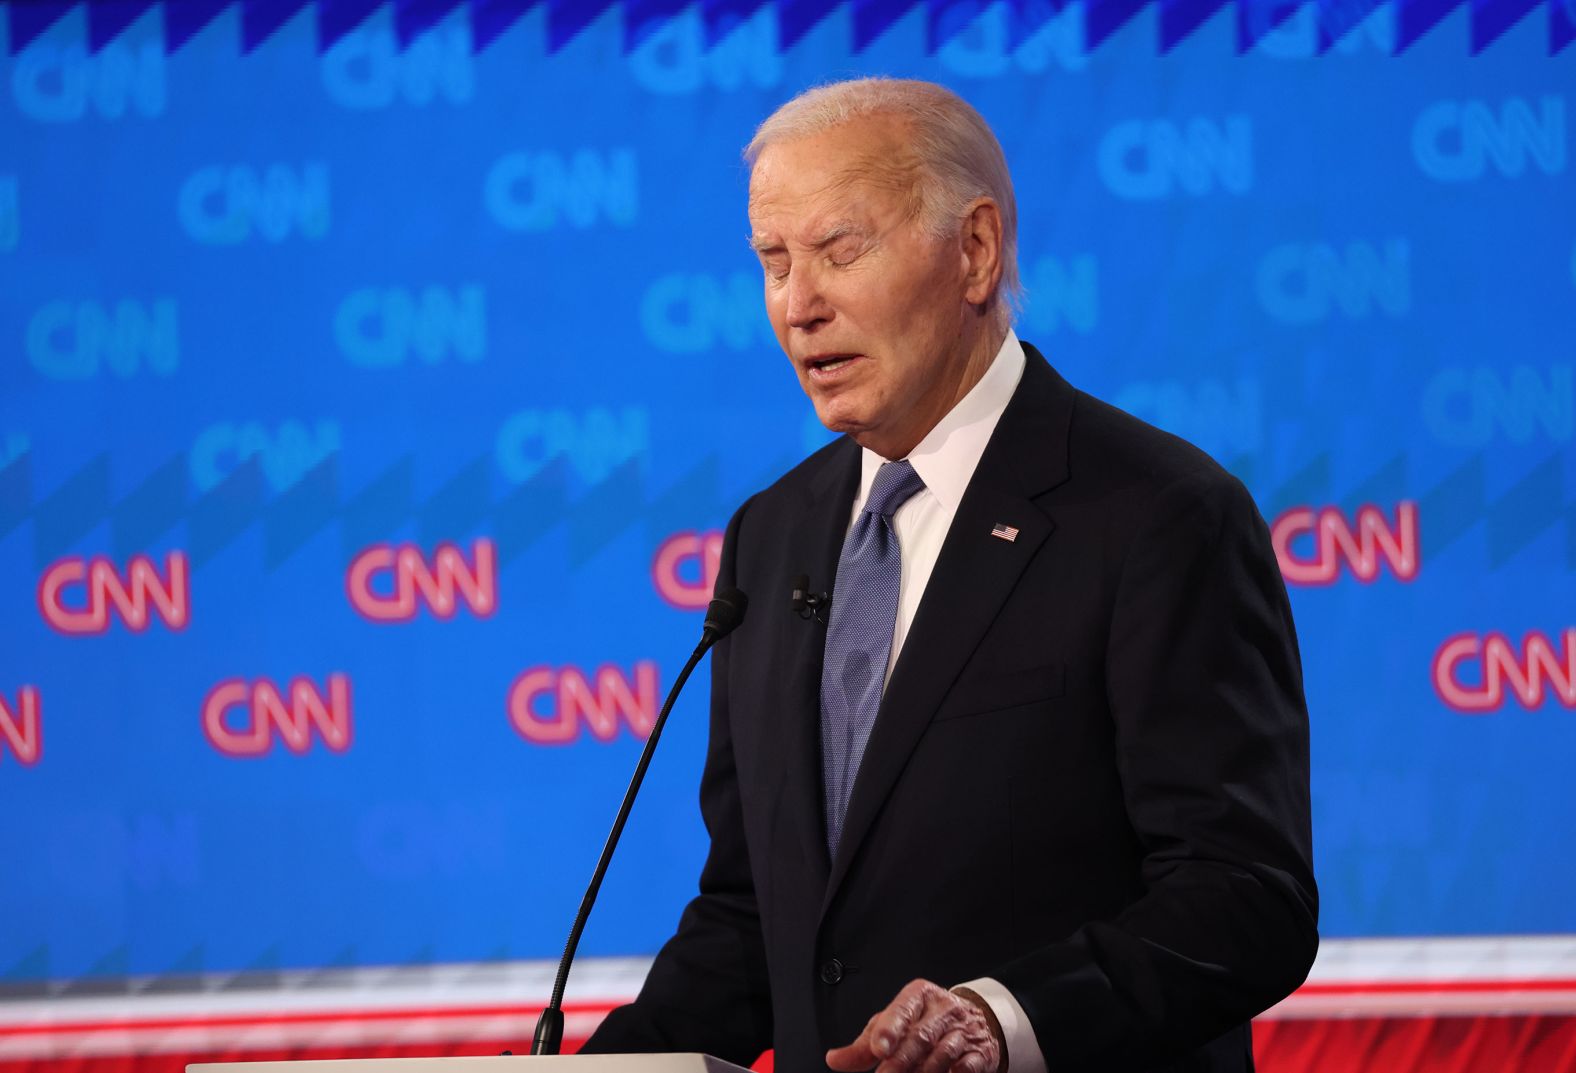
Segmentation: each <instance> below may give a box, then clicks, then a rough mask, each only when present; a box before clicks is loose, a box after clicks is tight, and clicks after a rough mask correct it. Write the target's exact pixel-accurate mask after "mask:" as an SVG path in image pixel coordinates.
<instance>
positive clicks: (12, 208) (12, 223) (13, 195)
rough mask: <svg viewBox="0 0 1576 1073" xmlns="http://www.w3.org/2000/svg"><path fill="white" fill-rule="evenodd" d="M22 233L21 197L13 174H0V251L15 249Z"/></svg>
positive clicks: (6, 251)
mask: <svg viewBox="0 0 1576 1073" xmlns="http://www.w3.org/2000/svg"><path fill="white" fill-rule="evenodd" d="M21 233H22V199H21V196H20V194H19V193H18V191H17V182H16V176H15V175H0V253H10V252H11V251H12V250H14V249H16V244H17V239H18V236H19V235H20V234H21Z"/></svg>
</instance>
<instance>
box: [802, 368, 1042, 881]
mask: <svg viewBox="0 0 1576 1073" xmlns="http://www.w3.org/2000/svg"><path fill="white" fill-rule="evenodd" d="M1024 350H1025V352H1026V354H1027V357H1028V362H1027V364H1026V366H1025V368H1024V373H1023V379H1022V380H1021V381H1020V382H1019V384H1018V389H1017V391H1016V392H1014V394H1013V397H1012V400H1011V401H1010V402H1009V403H1008V405H1007V409H1006V410H1005V411H1004V412H1003V413H1002V416H1001V420H1000V421H999V422H998V423H997V426H996V430H995V432H994V433H993V434H992V436H991V439H990V443H989V444H987V446H986V448H985V452H984V454H983V455H982V456H981V457H980V462H979V466H978V467H977V468H976V469H975V471H974V476H973V478H972V480H970V482H969V487H968V490H967V491H966V492H965V493H964V496H963V500H962V501H961V502H960V503H959V505H958V511H957V514H956V515H955V516H954V517H953V520H952V527H951V528H950V529H949V530H948V532H947V537H946V540H945V542H944V543H943V544H942V547H941V554H940V556H939V557H938V558H937V560H936V566H935V569H934V570H933V571H932V573H931V575H930V581H929V582H928V583H927V585H926V587H925V595H924V598H923V599H922V600H921V601H920V605H919V609H918V611H917V612H916V613H915V616H914V622H913V625H912V626H911V628H910V630H909V633H908V637H907V639H906V640H905V641H904V643H903V651H902V653H901V654H900V655H899V657H898V661H897V665H896V667H894V668H893V672H892V679H891V681H890V682H889V683H888V684H887V690H886V694H885V696H884V697H883V698H882V701H881V710H880V713H879V714H878V715H877V717H876V725H875V729H874V730H873V731H872V732H871V736H870V743H869V745H868V746H867V747H866V749H865V754H864V759H863V760H862V761H861V763H860V766H859V774H858V776H857V777H856V779H855V780H854V791H853V795H852V797H851V798H850V800H849V804H848V815H847V817H846V818H845V820H844V823H843V837H842V841H841V842H840V843H839V845H838V852H837V858H836V859H835V860H834V861H833V862H832V870H831V876H830V878H829V881H828V884H827V888H826V898H825V902H824V903H823V912H824V911H825V908H826V907H827V906H830V905H831V902H832V899H833V897H834V896H835V894H836V892H837V888H838V886H839V884H840V883H841V882H842V880H843V877H844V876H845V875H846V874H847V872H848V869H849V866H850V864H851V862H852V861H853V859H854V857H855V856H856V855H857V854H858V852H859V849H860V846H861V844H862V843H863V842H864V839H865V836H866V835H867V834H868V833H869V831H870V827H871V825H872V824H873V823H874V821H875V818H876V816H877V815H878V813H879V812H880V809H881V806H882V804H883V803H884V802H885V801H886V799H887V797H888V796H889V795H890V794H891V791H892V787H893V786H894V785H895V784H896V782H897V780H898V777H899V776H900V775H901V774H902V771H903V768H904V766H905V765H906V764H907V763H908V758H909V755H910V754H911V753H912V752H913V750H914V746H915V745H916V744H917V743H918V741H919V738H920V735H922V734H923V733H924V731H925V728H926V726H928V725H929V723H930V720H931V718H932V716H934V715H935V712H936V709H937V707H938V706H939V705H940V704H941V701H942V700H943V698H945V696H946V694H947V691H948V690H949V689H950V688H951V687H952V683H953V682H954V681H955V680H956V679H957V677H958V675H959V673H960V672H961V671H962V670H963V667H964V666H965V665H966V664H967V662H968V660H969V658H970V657H971V656H972V655H973V653H974V651H975V649H976V648H977V647H978V645H979V643H980V640H981V638H982V637H983V636H984V635H985V632H986V630H987V629H989V627H990V624H991V623H992V622H993V621H994V620H995V618H996V615H997V613H998V612H999V611H1000V609H1001V607H1002V604H1003V603H1005V601H1006V599H1007V597H1008V596H1009V595H1010V594H1011V592H1012V590H1013V587H1014V585H1015V584H1016V583H1017V580H1018V578H1019V577H1020V576H1021V575H1022V573H1023V571H1024V568H1025V567H1026V566H1028V564H1029V561H1030V560H1031V559H1032V558H1033V557H1034V556H1035V554H1036V553H1037V552H1038V551H1039V549H1040V546H1041V545H1042V544H1044V543H1045V541H1046V539H1047V538H1048V537H1049V536H1050V535H1051V531H1052V530H1053V529H1054V528H1055V523H1054V522H1052V520H1051V519H1050V518H1049V517H1048V516H1047V515H1046V514H1045V512H1044V511H1043V510H1042V509H1041V508H1040V507H1039V506H1038V505H1037V504H1036V503H1035V502H1034V497H1035V496H1037V495H1038V494H1040V493H1042V492H1045V491H1047V490H1049V489H1050V488H1052V487H1055V486H1056V485H1057V484H1060V483H1061V482H1062V481H1064V480H1066V478H1067V430H1068V424H1069V421H1070V418H1071V411H1072V397H1073V393H1072V388H1071V387H1069V386H1068V385H1067V383H1066V382H1065V381H1063V380H1062V379H1061V377H1059V376H1057V374H1056V373H1055V372H1053V371H1052V370H1051V368H1050V366H1049V365H1047V364H1046V363H1045V359H1044V358H1042V357H1041V356H1040V355H1039V352H1038V351H1036V350H1034V349H1033V348H1032V347H1029V346H1028V345H1025V346H1024ZM998 524H1001V525H1005V526H1010V527H1012V528H1015V529H1017V530H1018V533H1017V536H1016V538H1015V539H1012V540H1007V539H1003V538H1001V537H998V536H995V535H993V534H992V529H993V527H995V526H996V525H998ZM817 677H819V664H818V665H817ZM818 762H819V761H818V760H817V763H818Z"/></svg>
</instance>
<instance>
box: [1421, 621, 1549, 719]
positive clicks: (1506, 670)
mask: <svg viewBox="0 0 1576 1073" xmlns="http://www.w3.org/2000/svg"><path fill="white" fill-rule="evenodd" d="M1562 641H1563V644H1564V649H1565V651H1564V653H1563V655H1562V654H1558V653H1556V652H1555V649H1554V645H1555V642H1554V641H1552V640H1550V639H1549V636H1548V635H1547V634H1545V633H1541V632H1538V631H1536V630H1534V631H1533V632H1532V633H1529V634H1527V636H1526V638H1525V639H1524V640H1523V641H1522V643H1521V651H1519V652H1518V651H1516V647H1515V645H1513V644H1512V643H1511V641H1510V638H1508V637H1506V636H1505V635H1504V634H1502V633H1489V634H1485V635H1483V636H1481V637H1480V636H1478V635H1477V634H1475V633H1458V634H1456V635H1455V636H1454V637H1451V638H1449V639H1447V640H1446V641H1445V643H1444V644H1442V645H1440V646H1439V651H1438V652H1436V653H1434V690H1435V692H1437V693H1438V694H1439V699H1440V700H1443V701H1444V702H1445V703H1446V704H1448V705H1450V706H1451V707H1452V708H1454V709H1455V710H1456V711H1458V712H1469V713H1478V712H1489V711H1493V710H1494V709H1496V708H1499V707H1500V706H1502V705H1503V704H1504V703H1505V700H1506V691H1507V689H1506V687H1507V686H1508V687H1509V693H1510V695H1511V696H1513V697H1515V699H1516V700H1517V701H1518V702H1519V703H1520V704H1521V706H1522V707H1523V708H1536V707H1538V706H1539V705H1540V704H1542V703H1543V696H1544V690H1545V688H1547V689H1548V690H1549V691H1550V692H1552V693H1553V694H1554V696H1555V698H1556V699H1558V701H1559V703H1560V705H1561V706H1563V707H1566V708H1576V626H1572V627H1568V628H1567V629H1566V630H1565V632H1564V634H1563V635H1562ZM1474 662H1475V663H1476V665H1477V667H1478V669H1479V673H1478V674H1477V675H1475V676H1474V677H1476V678H1477V679H1478V680H1479V684H1477V685H1472V684H1469V683H1466V682H1463V681H1462V680H1461V675H1460V670H1461V668H1462V666H1463V665H1468V666H1470V665H1471V664H1473V663H1474Z"/></svg>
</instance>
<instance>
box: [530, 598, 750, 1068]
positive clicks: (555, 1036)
mask: <svg viewBox="0 0 1576 1073" xmlns="http://www.w3.org/2000/svg"><path fill="white" fill-rule="evenodd" d="M747 604H748V601H747V600H746V599H745V597H744V594H743V593H742V592H739V591H738V590H737V589H731V590H729V591H727V592H723V593H720V594H719V595H718V596H717V598H716V599H715V600H713V601H712V602H711V606H710V607H709V608H707V611H706V625H705V628H704V629H703V630H702V631H701V637H700V644H698V645H696V646H695V651H693V652H691V653H690V657H689V659H688V660H687V661H686V662H685V664H684V669H683V670H682V671H680V672H679V676H678V678H677V679H675V680H674V682H673V688H672V689H670V690H669V691H668V698H667V700H665V701H664V702H663V704H662V711H661V712H659V713H658V714H657V721H656V722H655V723H654V724H652V727H651V734H650V736H648V737H647V738H646V747H645V748H644V749H642V750H641V752H640V762H639V763H638V764H636V765H635V774H634V776H633V777H632V778H631V779H630V780H629V789H627V790H625V791H624V801H623V804H621V805H619V807H618V816H617V817H616V818H615V819H614V820H613V829H612V830H611V831H609V832H608V836H607V842H605V843H604V844H603V846H602V856H601V857H599V858H598V859H597V862H596V871H595V872H594V873H593V874H592V876H591V885H590V886H589V887H587V888H586V893H585V897H584V898H582V899H581V900H580V911H579V912H578V913H576V914H575V923H574V926H573V927H572V928H570V930H569V941H568V942H567V943H565V944H564V956H563V957H562V958H561V959H560V960H559V962H558V975H557V976H556V977H555V978H554V980H553V994H552V997H551V998H550V999H549V1000H548V1003H547V1008H546V1009H544V1010H543V1011H542V1015H541V1016H540V1017H539V1018H537V1021H536V1036H535V1038H534V1039H533V1040H532V1041H531V1053H532V1054H557V1053H558V1051H559V1047H560V1046H562V1044H563V1041H564V1010H563V1005H564V986H565V985H566V984H567V983H568V981H569V965H570V963H571V962H572V961H574V957H575V949H576V947H578V946H579V945H580V935H581V933H582V932H584V931H585V928H586V921H587V919H589V918H590V916H591V906H592V905H593V904H594V903H595V902H596V896H597V893H598V892H599V891H600V890H601V889H602V877H603V876H605V875H607V866H608V864H609V862H611V861H612V859H613V850H614V849H616V848H617V846H618V839H619V836H620V835H622V834H623V833H624V823H625V822H626V821H627V820H628V819H629V811H630V809H631V808H632V807H633V806H634V804H635V795H636V794H637V793H639V792H640V784H641V782H642V781H643V780H644V779H645V777H646V768H648V767H650V766H651V756H652V754H653V753H655V752H656V749H657V739H658V738H660V737H661V736H662V727H663V725H664V724H665V723H667V721H668V712H670V711H672V710H673V702H674V701H675V700H677V699H678V695H679V690H681V689H683V688H684V683H685V682H687V681H689V676H690V672H692V671H694V669H695V667H696V665H697V664H699V663H700V661H701V659H702V658H704V657H705V655H706V653H707V652H708V651H709V650H710V649H711V646H712V645H714V644H716V643H717V642H718V641H719V640H721V639H722V638H723V637H724V636H725V635H727V634H728V633H730V632H732V630H733V629H734V627H736V626H737V625H738V624H739V622H740V621H741V620H742V619H743V618H744V610H745V607H746V606H747ZM719 605H720V606H719Z"/></svg>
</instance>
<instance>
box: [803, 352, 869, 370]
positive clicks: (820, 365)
mask: <svg viewBox="0 0 1576 1073" xmlns="http://www.w3.org/2000/svg"><path fill="white" fill-rule="evenodd" d="M858 357H859V355H858V354H828V355H827V356H826V357H822V358H811V359H810V361H809V362H808V364H809V366H810V370H811V371H812V372H817V373H832V372H836V371H837V370H838V369H841V368H843V366H845V365H847V364H848V363H849V362H851V361H854V360H855V359H856V358H858Z"/></svg>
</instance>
